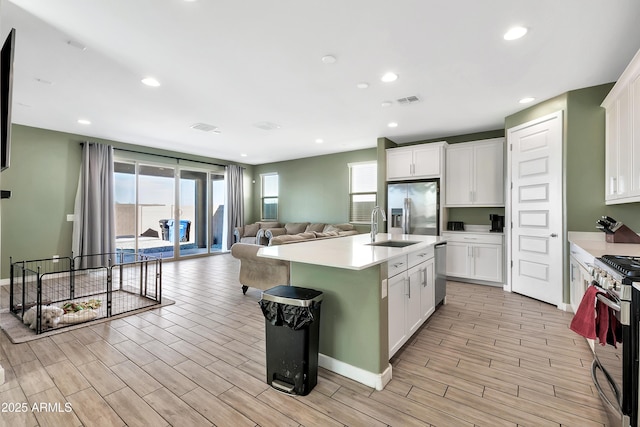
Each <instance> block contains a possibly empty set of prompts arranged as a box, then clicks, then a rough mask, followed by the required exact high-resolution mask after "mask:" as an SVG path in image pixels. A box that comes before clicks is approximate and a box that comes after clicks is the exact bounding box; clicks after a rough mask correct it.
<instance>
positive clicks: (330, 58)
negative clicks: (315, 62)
mask: <svg viewBox="0 0 640 427" xmlns="http://www.w3.org/2000/svg"><path fill="white" fill-rule="evenodd" d="M322 62H324V63H325V64H335V62H336V57H335V56H333V55H325V56H323V57H322Z"/></svg>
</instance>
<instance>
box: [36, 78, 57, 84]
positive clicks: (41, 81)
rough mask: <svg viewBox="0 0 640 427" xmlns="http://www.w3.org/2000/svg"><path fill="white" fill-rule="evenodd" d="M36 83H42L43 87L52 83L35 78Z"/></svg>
mask: <svg viewBox="0 0 640 427" xmlns="http://www.w3.org/2000/svg"><path fill="white" fill-rule="evenodd" d="M35 80H36V81H37V82H38V83H42V84H43V85H52V84H53V82H52V81H49V80H45V79H41V78H40V77H36V79H35Z"/></svg>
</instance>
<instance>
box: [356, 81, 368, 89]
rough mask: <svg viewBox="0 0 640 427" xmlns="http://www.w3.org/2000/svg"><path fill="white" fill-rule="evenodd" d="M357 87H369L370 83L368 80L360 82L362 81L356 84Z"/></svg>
mask: <svg viewBox="0 0 640 427" xmlns="http://www.w3.org/2000/svg"><path fill="white" fill-rule="evenodd" d="M356 87H357V88H358V89H366V88H368V87H369V83H367V82H360V83H358V84H357V85H356Z"/></svg>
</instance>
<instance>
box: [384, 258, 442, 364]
mask: <svg viewBox="0 0 640 427" xmlns="http://www.w3.org/2000/svg"><path fill="white" fill-rule="evenodd" d="M429 251H430V253H429ZM418 252H420V251H418ZM416 263H417V264H416ZM414 264H415V265H414ZM388 265H389V268H388V270H389V276H390V277H389V278H388V304H389V358H391V357H392V356H393V355H394V354H395V353H396V352H397V351H398V350H399V349H400V348H401V347H402V346H403V345H404V344H405V343H406V342H407V341H408V340H409V338H411V336H412V335H413V334H414V333H415V332H416V331H417V330H418V328H420V326H422V324H423V323H424V321H425V320H427V319H428V318H429V316H431V314H433V312H434V310H435V304H434V303H435V282H434V258H433V248H428V250H427V253H417V254H410V255H409V257H408V259H407V257H406V256H403V257H400V258H396V259H393V260H391V261H389V264H388ZM403 267H404V268H403Z"/></svg>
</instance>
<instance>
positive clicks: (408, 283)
mask: <svg viewBox="0 0 640 427" xmlns="http://www.w3.org/2000/svg"><path fill="white" fill-rule="evenodd" d="M404 284H405V286H407V296H408V297H409V299H411V280H407V279H404Z"/></svg>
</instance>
